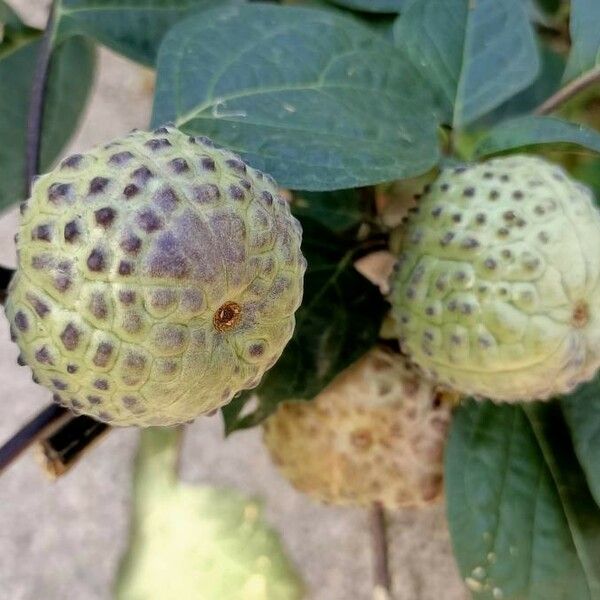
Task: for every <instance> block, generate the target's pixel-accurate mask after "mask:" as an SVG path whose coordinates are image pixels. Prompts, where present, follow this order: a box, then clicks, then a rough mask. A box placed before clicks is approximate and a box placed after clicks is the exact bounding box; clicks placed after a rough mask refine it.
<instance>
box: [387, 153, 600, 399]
mask: <svg viewBox="0 0 600 600" xmlns="http://www.w3.org/2000/svg"><path fill="white" fill-rule="evenodd" d="M400 246H401V247H400V254H399V261H398V264H397V270H396V273H395V275H394V276H393V282H392V288H393V291H392V295H391V300H392V306H393V311H394V316H395V320H396V322H397V327H398V330H399V337H400V344H401V346H402V348H403V350H404V351H405V353H406V354H408V355H409V356H410V358H411V360H412V361H414V362H415V363H416V364H417V365H418V366H420V367H421V369H422V370H423V371H424V373H425V374H426V375H428V376H429V377H432V378H434V379H436V380H438V381H440V382H441V383H443V384H446V385H448V386H451V387H453V388H455V389H456V390H457V391H459V392H462V393H465V394H472V395H476V396H483V397H487V398H491V399H493V400H499V401H500V400H503V401H519V400H530V399H545V398H548V397H550V396H553V395H556V394H561V393H566V392H569V391H571V390H573V388H574V387H575V386H576V385H577V384H579V383H580V382H581V381H584V380H587V379H590V378H591V377H592V376H593V374H594V373H595V371H596V369H597V368H598V366H599V365H600V287H599V285H600V213H599V212H598V210H597V209H596V208H595V206H594V201H593V197H592V194H591V193H590V191H589V190H588V189H587V188H585V187H584V186H583V185H581V184H580V183H578V182H576V181H573V180H571V179H569V177H568V176H567V175H566V174H565V173H564V171H563V170H562V169H561V168H559V167H558V166H556V165H553V164H550V163H548V162H546V161H544V160H542V159H540V158H537V157H533V156H519V155H517V156H511V157H505V158H498V159H494V160H490V161H487V162H484V163H482V164H477V165H472V166H465V167H458V168H454V169H447V170H444V171H443V172H442V173H441V175H440V176H439V178H438V179H437V180H436V181H435V182H434V183H433V184H432V185H431V186H430V188H428V189H426V193H425V195H424V196H423V198H422V199H421V201H420V203H419V205H418V207H417V209H416V211H415V212H413V213H412V215H411V216H410V217H409V219H408V222H407V223H406V225H405V229H404V233H403V236H402V241H401V244H400Z"/></svg>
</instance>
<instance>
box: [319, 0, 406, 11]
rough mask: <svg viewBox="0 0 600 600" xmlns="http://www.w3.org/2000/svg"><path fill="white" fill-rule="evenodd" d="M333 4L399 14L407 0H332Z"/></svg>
mask: <svg viewBox="0 0 600 600" xmlns="http://www.w3.org/2000/svg"><path fill="white" fill-rule="evenodd" d="M330 2H332V3H333V4H337V5H338V6H343V7H345V8H350V9H351V10H363V11H365V12H376V13H377V12H379V13H398V12H400V11H401V10H402V7H403V5H404V4H405V3H406V0H330Z"/></svg>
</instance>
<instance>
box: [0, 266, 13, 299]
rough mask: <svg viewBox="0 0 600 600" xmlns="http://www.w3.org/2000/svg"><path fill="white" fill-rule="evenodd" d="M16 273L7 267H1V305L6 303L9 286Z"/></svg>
mask: <svg viewBox="0 0 600 600" xmlns="http://www.w3.org/2000/svg"><path fill="white" fill-rule="evenodd" d="M14 274H15V272H14V271H13V270H12V269H8V268H7V267H2V266H0V304H4V302H5V301H6V292H7V290H8V284H9V283H10V280H11V279H12V276H13V275H14Z"/></svg>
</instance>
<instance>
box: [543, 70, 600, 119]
mask: <svg viewBox="0 0 600 600" xmlns="http://www.w3.org/2000/svg"><path fill="white" fill-rule="evenodd" d="M596 83H600V65H598V66H596V67H594V68H593V69H590V70H589V71H586V72H585V73H584V74H583V75H580V76H579V77H577V78H576V79H574V80H573V81H571V82H570V83H568V84H567V85H566V86H565V87H563V88H561V89H560V90H558V91H557V92H556V93H555V94H553V95H552V96H550V98H548V99H547V100H546V101H545V102H544V103H542V104H540V106H538V107H537V108H536V109H535V111H534V113H535V114H536V115H547V114H550V113H551V112H554V111H555V110H556V109H558V108H560V107H561V106H562V105H563V104H565V103H566V102H567V101H568V100H570V99H571V98H573V97H574V96H576V95H577V94H578V93H579V92H581V91H583V90H585V89H587V88H588V87H590V86H592V85H594V84H596Z"/></svg>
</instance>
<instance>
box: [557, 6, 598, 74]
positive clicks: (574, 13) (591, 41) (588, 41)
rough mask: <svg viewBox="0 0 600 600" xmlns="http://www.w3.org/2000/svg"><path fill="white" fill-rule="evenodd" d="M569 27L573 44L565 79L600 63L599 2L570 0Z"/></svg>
mask: <svg viewBox="0 0 600 600" xmlns="http://www.w3.org/2000/svg"><path fill="white" fill-rule="evenodd" d="M570 28H571V41H572V44H573V45H572V47H571V53H570V55H569V61H568V63H567V69H566V71H565V80H566V81H570V80H571V79H574V78H575V77H577V76H578V75H581V74H582V73H584V72H585V71H587V70H588V69H592V68H593V67H594V66H596V65H598V64H600V2H598V0H572V2H571V22H570Z"/></svg>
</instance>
